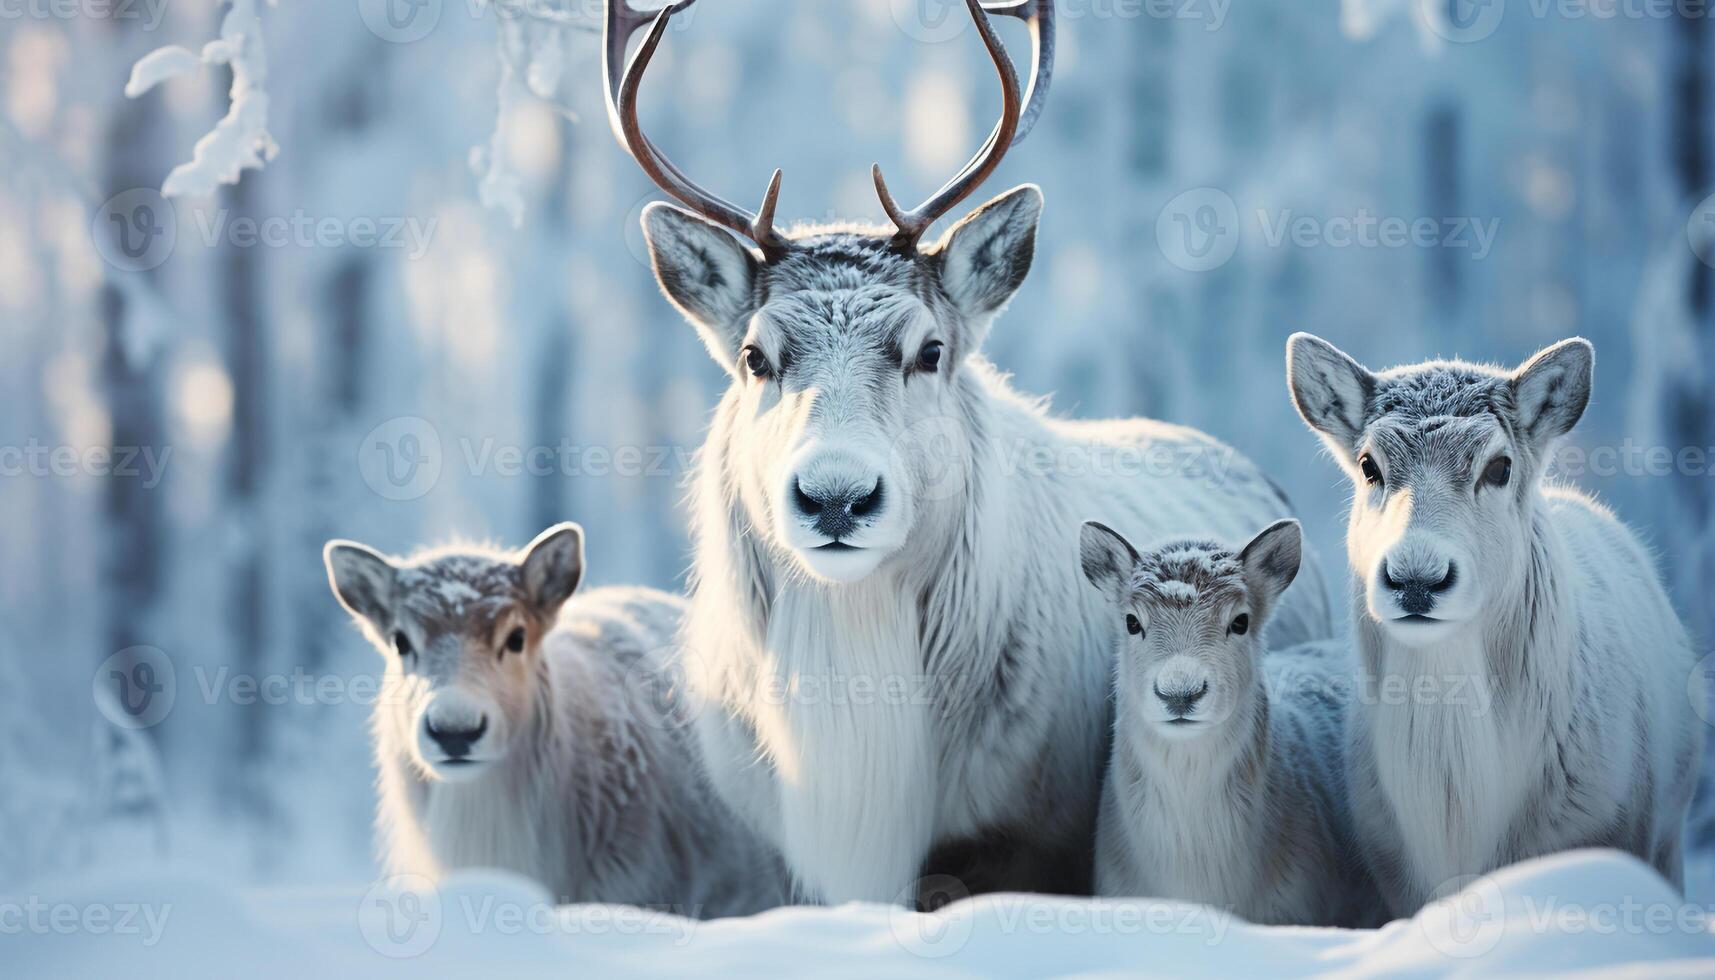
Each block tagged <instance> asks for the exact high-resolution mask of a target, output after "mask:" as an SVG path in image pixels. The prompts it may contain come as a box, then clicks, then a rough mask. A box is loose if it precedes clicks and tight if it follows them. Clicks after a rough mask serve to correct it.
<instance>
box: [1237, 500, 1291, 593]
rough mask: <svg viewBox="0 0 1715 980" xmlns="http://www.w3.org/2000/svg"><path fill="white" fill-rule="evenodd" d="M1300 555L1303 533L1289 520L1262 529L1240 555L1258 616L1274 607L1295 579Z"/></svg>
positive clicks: (1241, 565)
mask: <svg viewBox="0 0 1715 980" xmlns="http://www.w3.org/2000/svg"><path fill="white" fill-rule="evenodd" d="M1303 555H1304V532H1303V530H1302V529H1300V528H1299V526H1298V522H1297V521H1295V520H1293V519H1292V518H1290V517H1289V518H1287V519H1285V520H1281V521H1275V522H1274V523H1273V524H1270V525H1269V526H1268V527H1266V528H1263V529H1262V532H1261V533H1259V534H1258V535H1257V536H1256V537H1254V538H1252V539H1251V542H1250V544H1247V545H1245V547H1244V550H1243V551H1240V552H1239V566H1240V567H1241V568H1243V569H1244V576H1245V585H1246V586H1247V587H1249V589H1250V591H1251V598H1252V599H1253V600H1255V602H1256V603H1257V604H1258V605H1259V606H1261V607H1262V608H1261V609H1259V610H1257V616H1258V617H1260V616H1262V615H1263V614H1265V613H1266V612H1267V611H1268V610H1269V609H1271V608H1273V607H1274V603H1275V600H1277V599H1279V598H1280V594H1281V593H1282V592H1285V591H1286V587H1287V586H1289V585H1291V584H1292V580H1293V579H1295V578H1297V577H1298V564H1299V562H1300V561H1302V560H1303Z"/></svg>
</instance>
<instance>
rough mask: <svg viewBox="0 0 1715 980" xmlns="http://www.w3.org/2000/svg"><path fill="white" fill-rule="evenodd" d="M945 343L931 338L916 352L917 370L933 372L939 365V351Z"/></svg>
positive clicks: (944, 346) (943, 347)
mask: <svg viewBox="0 0 1715 980" xmlns="http://www.w3.org/2000/svg"><path fill="white" fill-rule="evenodd" d="M945 348H946V345H945V344H943V343H941V342H940V341H939V340H931V341H929V342H928V343H927V344H924V345H923V349H922V350H920V351H918V352H917V370H919V371H927V372H929V373H930V374H934V373H935V371H937V370H938V369H939V368H940V367H941V352H942V350H944V349H945Z"/></svg>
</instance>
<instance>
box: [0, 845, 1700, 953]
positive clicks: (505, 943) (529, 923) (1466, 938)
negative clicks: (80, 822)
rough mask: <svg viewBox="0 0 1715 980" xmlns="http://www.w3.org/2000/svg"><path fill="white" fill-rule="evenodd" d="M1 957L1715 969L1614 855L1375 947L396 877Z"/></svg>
mask: <svg viewBox="0 0 1715 980" xmlns="http://www.w3.org/2000/svg"><path fill="white" fill-rule="evenodd" d="M0 949H4V951H5V952H4V957H3V959H4V963H5V971H4V972H5V973H6V974H7V975H8V976H14V977H47V976H102V975H111V976H118V975H124V976H130V977H174V978H177V977H184V976H201V975H233V974H234V973H235V972H236V971H240V970H241V971H242V972H243V975H245V976H246V977H248V978H253V980H264V978H270V977H291V978H294V980H295V978H301V977H305V976H311V977H315V978H317V980H332V978H337V977H357V976H362V977H371V976H381V977H393V976H398V977H406V976H411V977H422V976H435V977H446V976H500V975H504V976H509V977H538V976H539V977H564V976H568V975H576V976H618V975H625V976H677V975H685V974H696V975H700V976H731V977H753V976H759V975H768V974H774V973H779V972H781V971H789V972H791V973H792V974H793V975H795V976H851V977H876V976H889V977H927V976H971V977H1036V976H1048V975H1065V974H1104V973H1124V974H1129V975H1161V976H1180V977H1197V976H1208V977H1223V978H1224V977H1232V976H1259V975H1269V976H1289V977H1308V976H1336V977H1348V978H1357V977H1381V976H1388V977H1398V976H1439V975H1443V974H1448V973H1461V974H1465V975H1499V974H1506V975H1518V974H1522V973H1530V974H1543V975H1565V974H1568V973H1571V972H1575V971H1576V972H1579V974H1580V975H1581V976H1648V977H1652V978H1655V977H1708V976H1712V975H1715V936H1712V935H1711V933H1710V927H1709V910H1707V909H1705V908H1702V907H1698V906H1695V905H1688V904H1686V903H1685V902H1684V901H1683V900H1682V899H1680V898H1679V897H1678V896H1677V895H1676V894H1675V892H1674V891H1673V889H1672V888H1671V887H1669V886H1668V885H1667V883H1666V882H1664V881H1663V880H1662V879H1661V878H1660V877H1659V876H1658V875H1656V873H1655V872H1654V871H1652V870H1650V869H1649V868H1648V867H1646V866H1645V865H1643V864H1642V863H1640V862H1638V861H1636V860H1634V859H1633V858H1630V857H1628V856H1625V855H1621V854H1618V853H1616V852H1611V851H1578V852H1571V853H1567V854H1561V855H1557V856H1554V857H1551V858H1545V859H1542V860H1538V861H1532V862H1528V863H1525V864H1520V865H1517V866H1514V867H1511V868H1508V869H1505V870H1503V871H1501V872H1499V873H1497V874H1494V875H1491V876H1488V877H1484V878H1479V879H1475V880H1473V881H1472V882H1471V884H1470V885H1469V886H1468V887H1466V888H1465V889H1464V890H1463V891H1461V892H1459V893H1457V894H1456V895H1454V896H1453V897H1451V898H1449V899H1446V900H1444V901H1442V902H1440V903H1436V904H1434V905H1432V906H1430V907H1429V908H1427V909H1425V910H1424V911H1423V912H1421V913H1420V914H1419V915H1418V916H1417V917H1415V918H1414V919H1410V920H1401V921H1398V922H1394V923H1392V924H1390V925H1388V926H1386V927H1385V928H1382V929H1379V930H1375V931H1368V932H1347V931H1341V930H1336V929H1297V928H1266V927H1260V926H1253V925H1249V924H1247V923H1244V922H1241V921H1239V920H1237V919H1235V918H1233V917H1231V916H1230V915H1227V914H1225V913H1223V912H1220V911H1218V910H1215V909H1210V908H1206V907H1202V906H1195V905H1185V904H1179V903H1172V902H1158V901H1122V900H1076V899H1063V898H1047V897H1041V896H1025V895H987V896H982V897H979V898H974V899H967V900H964V901H960V902H956V903H954V904H952V905H950V906H948V907H947V908H945V909H943V910H941V911H940V912H936V913H933V914H920V913H915V912H908V911H905V910H903V909H894V908H889V907H886V906H881V905H869V904H851V905H844V906H840V907H838V908H786V909H778V910H775V911H772V912H767V913H764V914H762V915H758V916H754V917H751V918H747V919H728V920H721V921H713V922H696V921H693V920H691V919H687V918H684V917H681V916H679V915H675V914H673V913H672V912H671V911H666V910H662V911H654V910H647V909H633V908H627V907H621V906H601V905H576V906H559V907H554V906H553V905H552V904H550V902H549V901H548V897H547V895H546V894H545V893H544V892H542V891H541V890H540V889H538V888H536V887H535V886H533V885H531V884H529V883H528V882H526V881H524V880H523V879H519V878H515V877H511V876H505V875H500V874H495V873H478V874H461V875H455V876H453V877H451V878H449V879H448V880H447V881H446V882H444V883H443V884H442V886H441V887H440V888H438V889H437V888H432V887H429V886H428V885H427V882H426V880H423V879H418V880H415V881H413V880H409V876H405V878H404V879H403V880H401V879H390V880H387V881H383V882H379V883H376V884H375V885H374V886H373V887H369V888H367V889H366V888H365V887H364V886H362V885H356V886H352V887H337V888H335V887H330V888H326V889H316V890H291V891H280V890H274V891H243V890H234V889H231V888H228V887H225V886H222V885H218V884H214V883H211V882H209V881H207V880H205V879H194V878H188V877H183V876H174V875H163V874H154V875H148V874H144V873H141V872H135V871H133V872H130V873H128V874H126V875H110V876H109V877H107V878H106V879H104V880H90V879H84V880H70V881H62V882H55V883H43V884H42V885H41V886H39V887H36V888H31V889H25V890H22V891H18V892H14V893H12V894H10V895H7V896H5V897H0Z"/></svg>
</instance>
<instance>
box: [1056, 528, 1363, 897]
mask: <svg viewBox="0 0 1715 980" xmlns="http://www.w3.org/2000/svg"><path fill="white" fill-rule="evenodd" d="M1301 548H1302V542H1301V534H1300V532H1299V528H1298V522H1297V521H1291V520H1287V521H1280V522H1278V523H1276V524H1274V525H1271V526H1270V527H1268V528H1267V529H1265V530H1264V531H1263V532H1262V533H1260V534H1258V535H1257V536H1256V537H1255V538H1254V539H1252V541H1251V543H1250V544H1249V545H1247V546H1245V547H1244V548H1243V549H1242V550H1237V551H1234V550H1228V549H1227V548H1226V547H1225V546H1222V545H1220V544H1211V543H1205V542H1195V541H1177V542H1171V543H1168V544H1165V545H1161V546H1159V547H1157V548H1154V549H1152V550H1150V551H1148V552H1146V553H1144V554H1142V555H1139V554H1138V553H1137V552H1136V551H1135V550H1133V549H1132V547H1131V545H1130V544H1129V543H1128V542H1127V541H1126V540H1125V539H1124V538H1122V537H1120V536H1119V535H1117V534H1115V533H1114V532H1113V531H1111V530H1109V529H1108V528H1106V527H1104V526H1102V525H1099V524H1086V525H1085V526H1084V535H1083V554H1082V563H1083V568H1084V574H1085V576H1086V577H1087V578H1089V580H1090V582H1091V584H1092V585H1094V586H1096V588H1097V590H1098V591H1100V592H1101V593H1102V594H1103V595H1104V596H1106V597H1107V598H1108V600H1109V608H1108V610H1107V614H1108V616H1109V617H1110V618H1111V619H1114V620H1123V621H1125V622H1126V623H1127V625H1128V629H1127V631H1126V632H1125V633H1122V634H1120V636H1119V643H1118V650H1117V661H1118V669H1117V683H1116V691H1115V699H1116V704H1117V708H1118V710H1117V711H1116V716H1115V719H1114V752H1113V759H1112V761H1111V762H1110V763H1109V767H1108V774H1107V779H1106V781H1105V783H1104V785H1103V791H1102V809H1101V818H1100V822H1099V824H1098V828H1097V837H1096V886H1097V893H1098V894H1101V895H1107V896H1149V897H1158V898H1173V899H1180V900H1182V901H1190V902H1199V903H1202V904H1204V905H1210V906H1213V907H1215V908H1222V909H1231V910H1232V911H1234V912H1236V913H1237V914H1238V915H1240V916H1242V917H1244V918H1245V919H1247V920H1249V921H1251V922H1258V923H1263V924H1268V925H1324V926H1345V927H1354V926H1363V925H1373V924H1375V923H1376V921H1377V918H1378V913H1379V911H1380V909H1381V901H1380V896H1379V895H1378V894H1377V893H1376V888H1375V884H1374V883H1373V882H1372V881H1371V880H1370V878H1369V875H1368V873H1367V872H1366V871H1365V869H1364V866H1363V861H1362V859H1361V858H1360V857H1359V856H1358V854H1357V847H1358V845H1357V841H1356V839H1355V835H1354V833H1353V829H1352V821H1351V815H1350V813H1349V811H1348V807H1347V798H1346V786H1345V773H1344V767H1343V765H1342V763H1341V757H1342V753H1343V748H1344V746H1343V733H1344V728H1345V713H1346V705H1347V702H1348V700H1349V694H1350V683H1349V679H1350V677H1351V667H1350V660H1351V652H1350V650H1349V648H1348V647H1347V645H1346V644H1345V643H1337V642H1334V641H1327V642H1324V643H1320V644H1302V645H1300V646H1296V647H1291V648H1288V649H1286V650H1281V651H1277V652H1274V653H1268V647H1267V645H1266V644H1265V643H1264V642H1263V641H1262V638H1261V635H1260V634H1261V628H1262V626H1263V625H1264V624H1265V623H1266V622H1267V620H1268V614H1269V612H1270V610H1271V609H1272V607H1273V606H1274V605H1275V604H1276V602H1277V600H1278V599H1279V597H1280V594H1281V593H1282V591H1284V590H1285V589H1286V587H1287V586H1288V585H1289V584H1291V582H1292V579H1293V577H1294V576H1295V575H1296V574H1297V573H1298V565H1299V560H1300V549H1301ZM1265 654H1266V655H1265Z"/></svg>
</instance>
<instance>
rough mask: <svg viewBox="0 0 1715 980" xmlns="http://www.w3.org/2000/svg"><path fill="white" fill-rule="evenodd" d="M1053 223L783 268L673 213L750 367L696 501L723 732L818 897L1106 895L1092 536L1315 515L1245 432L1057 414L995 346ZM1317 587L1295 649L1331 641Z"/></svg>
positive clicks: (700, 317) (718, 428)
mask: <svg viewBox="0 0 1715 980" xmlns="http://www.w3.org/2000/svg"><path fill="white" fill-rule="evenodd" d="M1040 210H1041V195H1040V193H1039V192H1037V190H1036V189H1035V188H1033V187H1024V188H1019V189H1017V190H1015V191H1012V192H1010V193H1008V194H1005V195H1002V196H1001V197H999V198H997V199H995V200H994V201H992V202H990V203H989V204H988V205H985V206H984V207H982V208H979V209H978V210H977V211H976V212H975V213H973V214H972V215H971V216H969V217H967V218H966V219H965V220H964V221H962V222H960V223H959V224H958V225H956V226H955V227H954V228H953V229H951V230H950V231H949V232H948V233H947V236H946V237H945V238H944V239H943V240H942V242H941V243H940V245H939V246H938V247H936V248H934V249H932V250H930V251H929V252H927V253H926V254H916V253H906V252H901V251H899V250H897V249H895V248H893V247H892V246H891V245H890V243H889V236H888V234H887V233H885V232H880V233H873V232H865V231H858V230H840V229H814V230H810V231H805V232H800V233H798V235H797V237H796V238H795V239H794V247H793V248H792V249H790V250H788V251H787V252H786V253H785V254H784V255H783V256H781V257H779V258H777V259H774V260H772V261H770V262H766V263H764V262H762V261H760V260H759V259H757V257H756V256H754V255H753V254H751V253H749V252H748V251H747V250H746V249H745V248H744V247H743V246H741V245H740V244H739V243H738V242H737V241H736V240H735V239H734V238H732V236H730V235H728V234H727V233H726V232H724V231H722V230H720V229H719V228H716V227H714V226H712V225H709V224H708V223H706V222H704V221H702V220H700V219H698V218H696V217H694V216H692V215H690V214H688V213H685V212H682V211H679V210H677V209H674V208H671V207H667V206H664V205H662V206H654V207H651V208H650V209H649V210H648V211H647V212H646V214H645V217H644V224H645V228H646V231H647V232H648V236H649V241H650V246H651V250H652V253H653V256H654V261H655V266H656V272H657V276H658V278H659V279H660V281H661V284H662V287H663V289H664V290H665V291H666V293H667V295H668V296H669V298H670V299H672V301H673V302H674V303H675V304H676V305H677V306H678V307H679V308H680V309H681V310H682V311H684V312H685V314H686V315H687V316H688V317H689V318H690V319H691V321H692V323H693V324H694V325H695V326H696V327H697V329H698V331H699V332H700V334H701V335H702V337H703V339H704V341H705V343H706V344H707V346H708V347H709V349H710V350H711V351H712V352H713V353H714V354H715V356H716V358H717V360H718V361H720V363H722V365H723V366H725V367H726V368H727V369H728V371H729V372H730V373H731V375H732V384H731V387H730V388H729V390H728V391H727V393H726V395H725V397H723V398H722V400H721V403H720V405H719V406H718V408H717V409H716V411H715V416H714V421H713V424H712V427H711V429H710V432H709V435H708V438H707V441H706V442H705V444H704V447H703V450H702V453H701V454H700V457H699V461H698V466H697V472H696V476H695V483H694V487H693V491H692V508H693V509H692V517H693V527H694V537H695V550H696V554H695V559H694V566H693V595H692V600H691V610H690V613H689V615H688V616H687V619H686V623H685V629H684V633H683V635H684V637H685V646H686V648H687V655H686V658H687V659H686V666H687V671H688V675H689V681H690V686H691V688H692V690H693V691H694V692H695V693H696V694H697V695H698V696H699V697H700V698H701V699H702V700H703V701H704V702H705V703H706V704H707V705H708V706H709V710H705V711H702V712H701V713H700V714H699V716H698V718H699V723H698V731H699V733H700V735H701V737H702V741H703V745H704V749H705V754H706V756H707V758H708V759H709V765H710V771H711V775H712V777H713V780H714V783H715V785H716V787H717V788H718V789H719V791H720V792H721V794H722V795H723V796H724V797H725V798H726V799H727V800H728V801H730V802H731V803H732V804H733V806H734V807H735V809H737V810H738V811H739V812H740V813H741V814H743V815H744V816H745V817H746V818H747V819H748V820H749V821H750V822H751V824H752V825H753V826H754V827H756V828H757V829H758V830H759V831H761V832H762V833H763V834H764V835H765V836H766V837H767V838H768V839H770V840H773V841H777V842H779V844H780V846H781V848H782V850H783V852H784V854H785V857H786V859H787V862H788V864H789V866H790V867H791V869H792V871H793V873H794V875H795V877H796V878H797V880H798V882H799V883H800V884H801V886H802V887H803V889H804V891H805V892H806V894H807V895H808V896H811V897H814V898H818V899H822V900H825V901H829V902H838V901H844V900H848V899H871V900H879V901H910V900H912V898H913V889H914V888H915V887H916V885H915V880H916V879H917V878H918V876H919V875H921V874H923V872H924V870H925V868H926V867H927V868H928V870H930V871H933V872H938V873H948V874H952V875H954V876H956V877H958V878H959V879H960V880H961V881H962V882H963V883H964V887H968V888H970V889H971V890H973V891H976V890H984V889H994V888H1013V889H1032V890H1042V891H1074V892H1078V891H1082V892H1087V891H1088V889H1089V888H1090V887H1091V869H1092V865H1093V857H1092V856H1093V839H1094V827H1095V810H1096V801H1097V798H1098V787H1099V784H1100V777H1101V772H1102V768H1103V766H1104V765H1105V760H1106V757H1107V743H1108V738H1109V731H1110V724H1109V718H1110V707H1111V706H1110V703H1109V700H1108V691H1109V683H1110V677H1111V657H1112V650H1113V635H1112V632H1113V628H1114V626H1115V624H1112V623H1110V622H1109V621H1108V619H1107V618H1106V617H1102V616H1099V615H1098V611H1099V609H1098V606H1099V600H1098V598H1097V597H1096V596H1094V595H1091V594H1089V592H1088V590H1087V589H1085V588H1084V587H1083V583H1082V582H1081V580H1080V576H1079V575H1078V573H1077V570H1076V567H1075V565H1074V560H1075V557H1076V552H1077V537H1078V527H1079V524H1080V522H1081V521H1082V520H1083V519H1084V518H1085V517H1087V516H1091V515H1103V516H1104V518H1105V519H1108V520H1111V521H1112V522H1113V523H1115V524H1116V526H1119V527H1121V528H1123V529H1124V530H1125V531H1126V532H1127V533H1129V534H1134V535H1137V536H1139V537H1143V538H1160V537H1164V536H1167V535H1172V534H1214V535H1238V534H1242V533H1245V532H1247V531H1249V530H1250V529H1253V528H1255V527H1258V526H1261V525H1263V524H1266V523H1268V522H1269V521H1270V520H1272V519H1275V518H1278V517H1281V516H1283V515H1284V514H1285V513H1286V512H1287V510H1288V507H1287V504H1286V502H1285V501H1284V500H1283V499H1282V497H1281V496H1280V494H1279V492H1278V491H1277V490H1276V489H1275V488H1274V487H1273V486H1272V485H1270V484H1269V482H1268V481H1267V480H1266V479H1265V478H1264V477H1263V476H1262V475H1261V474H1260V473H1259V472H1258V471H1257V469H1256V468H1255V467H1254V466H1253V465H1252V464H1250V463H1249V462H1248V461H1246V460H1244V459H1243V458H1241V457H1238V456H1237V454H1235V453H1234V452H1233V450H1231V449H1230V448H1228V447H1226V446H1224V445H1222V444H1220V443H1218V442H1216V441H1215V440H1213V439H1210V438H1209V437H1207V436H1205V435H1203V434H1201V433H1198V432H1195V431H1192V430H1190V429H1185V428H1181V427H1178V426H1172V425H1166V424H1163V423H1159V422H1151V421H1143V420H1133V421H1114V422H1070V421H1063V420H1059V419H1054V418H1051V417H1049V416H1048V415H1047V414H1046V412H1045V411H1044V410H1043V409H1042V407H1041V406H1040V405H1039V404H1038V403H1037V402H1035V401H1033V400H1030V399H1026V398H1023V397H1020V396H1019V395H1017V394H1015V393H1013V392H1012V391H1011V389H1010V388H1009V387H1008V385H1007V383H1006V380H1005V379H1004V378H1003V376H1002V375H1001V374H1000V373H999V372H997V371H996V370H995V369H994V368H993V367H992V366H990V365H989V364H988V363H987V362H986V361H985V360H983V358H982V357H981V356H980V355H978V354H977V353H976V352H977V350H978V348H979V347H980V345H981V342H982V339H983V336H984V334H985V333H986V332H987V330H988V328H989V324H990V322H991V320H992V319H993V318H994V316H995V315H996V313H998V312H999V311H1000V309H1001V308H1002V307H1004V306H1005V304H1006V302H1007V300H1008V299H1009V298H1010V297H1011V295H1012V293H1013V291H1014V290H1015V289H1016V288H1017V287H1018V285H1019V283H1020V282H1021V281H1022V280H1023V277H1024V275H1025V272H1026V271H1027V270H1028V268H1029V264H1030V258H1031V254H1032V249H1033V248H1034V236H1035V230H1036V222H1037V218H1038V216H1039V214H1040ZM1305 578H1306V582H1305V584H1304V586H1303V588H1302V589H1301V590H1296V591H1295V594H1294V596H1293V597H1292V598H1291V599H1290V600H1289V601H1288V603H1287V604H1286V606H1285V607H1284V608H1283V609H1282V610H1281V612H1280V615H1279V616H1278V617H1277V618H1276V624H1275V625H1276V628H1277V629H1278V630H1279V632H1280V634H1281V638H1282V639H1283V640H1285V641H1292V640H1302V639H1309V638H1315V637H1320V636H1326V635H1328V633H1329V620H1330V616H1329V612H1328V604H1327V601H1326V598H1325V596H1324V593H1323V584H1322V581H1321V577H1320V574H1319V573H1318V572H1317V571H1316V569H1315V568H1314V566H1313V564H1310V563H1307V571H1306V575H1305Z"/></svg>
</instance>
